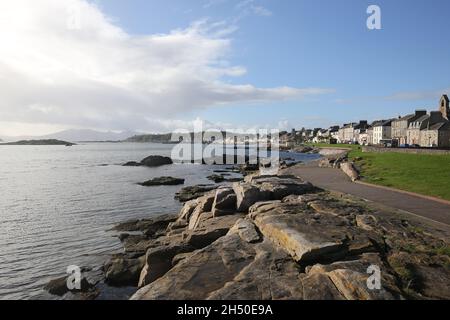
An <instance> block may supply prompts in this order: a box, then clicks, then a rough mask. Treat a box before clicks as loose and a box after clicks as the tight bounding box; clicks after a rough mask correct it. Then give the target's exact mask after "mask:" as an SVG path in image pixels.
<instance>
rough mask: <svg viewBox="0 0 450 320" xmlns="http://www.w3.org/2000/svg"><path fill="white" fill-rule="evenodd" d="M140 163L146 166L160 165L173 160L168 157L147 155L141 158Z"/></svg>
mask: <svg viewBox="0 0 450 320" xmlns="http://www.w3.org/2000/svg"><path fill="white" fill-rule="evenodd" d="M141 164H142V165H143V166H146V167H160V166H165V165H169V164H173V161H172V159H171V158H169V157H163V156H149V157H147V158H145V159H143V160H141Z"/></svg>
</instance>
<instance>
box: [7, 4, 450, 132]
mask: <svg viewBox="0 0 450 320" xmlns="http://www.w3.org/2000/svg"><path fill="white" fill-rule="evenodd" d="M369 5H378V6H379V8H380V10H381V30H369V29H368V28H367V24H366V21H367V19H368V17H369V14H368V13H367V8H368V6H369ZM448 12H450V2H449V1H448V0H433V1H426V0H396V1H391V0H371V1H365V0H342V1H335V0H189V1H187V0H166V1H157V0H128V1H123V0H90V1H88V0H38V1H36V0H14V1H12V0H2V1H0V40H1V41H0V137H1V136H18V135H40V134H48V133H52V132H56V131H59V130H64V129H79V128H86V129H96V130H101V131H107V130H113V131H123V130H135V131H141V132H169V131H171V130H175V129H188V130H189V129H190V126H191V125H192V123H193V121H194V120H196V119H201V120H203V121H205V126H207V127H211V128H225V129H235V128H236V129H237V128H245V129H247V128H254V127H264V128H279V129H287V130H290V129H291V128H301V127H328V126H331V125H335V124H336V125H339V124H340V125H342V124H343V123H348V122H351V121H358V120H369V121H372V120H376V119H386V118H392V117H397V116H399V115H404V114H409V113H412V112H413V111H414V110H415V109H428V110H434V109H437V108H438V101H439V98H440V95H442V94H444V93H447V94H450V78H449V74H450V72H449V71H450V59H449V57H450V41H448V39H449V31H450V30H449V29H450V24H449V21H450V17H449V14H448Z"/></svg>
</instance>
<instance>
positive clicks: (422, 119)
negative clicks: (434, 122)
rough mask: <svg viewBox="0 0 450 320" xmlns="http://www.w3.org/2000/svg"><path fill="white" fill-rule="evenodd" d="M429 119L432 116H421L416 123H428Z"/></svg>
mask: <svg viewBox="0 0 450 320" xmlns="http://www.w3.org/2000/svg"><path fill="white" fill-rule="evenodd" d="M428 119H430V115H429V114H426V115H424V116H421V117H419V118H417V119H416V120H415V121H414V122H424V121H426V120H428Z"/></svg>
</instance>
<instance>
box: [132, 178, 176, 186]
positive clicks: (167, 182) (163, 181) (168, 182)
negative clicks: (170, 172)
mask: <svg viewBox="0 0 450 320" xmlns="http://www.w3.org/2000/svg"><path fill="white" fill-rule="evenodd" d="M184 181H185V180H184V179H180V178H173V177H160V178H154V179H151V180H148V181H146V182H142V183H139V185H141V186H143V187H154V186H178V185H181V184H184Z"/></svg>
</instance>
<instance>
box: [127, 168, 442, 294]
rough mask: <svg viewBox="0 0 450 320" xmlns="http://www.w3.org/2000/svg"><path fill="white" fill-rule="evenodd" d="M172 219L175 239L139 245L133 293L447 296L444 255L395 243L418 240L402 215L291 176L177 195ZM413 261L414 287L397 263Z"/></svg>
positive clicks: (249, 180)
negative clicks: (142, 256)
mask: <svg viewBox="0 0 450 320" xmlns="http://www.w3.org/2000/svg"><path fill="white" fill-rule="evenodd" d="M237 212H240V213H237ZM224 213H225V214H224ZM180 222H184V224H183V223H182V224H181V226H180V227H179V229H174V228H173V227H174V226H173V225H171V226H169V228H168V232H174V230H178V231H177V232H178V234H179V235H180V238H178V240H177V241H180V242H178V244H176V243H174V242H171V244H170V245H168V246H166V247H161V248H158V249H156V253H155V249H151V250H149V251H148V252H147V257H148V259H147V261H146V267H144V270H143V273H142V274H141V280H142V281H141V283H140V285H141V289H140V290H139V291H138V292H137V293H136V294H135V295H134V296H133V297H132V299H152V300H153V299H176V300H185V299H188V300H190V299H250V300H255V299H256V300H260V299H263V300H269V299H304V300H322V299H325V300H328V299H334V300H392V299H403V298H410V297H412V296H413V297H414V298H418V297H433V298H445V297H446V290H445V289H444V286H445V285H448V284H449V283H450V280H449V279H448V275H449V272H448V271H444V270H445V265H446V262H445V261H448V259H447V258H448V256H447V258H445V255H439V258H437V256H434V258H433V259H431V258H428V259H426V260H425V259H424V258H423V257H422V256H421V255H412V254H407V253H404V251H403V250H404V249H401V248H400V247H399V244H401V243H403V242H405V241H406V242H409V243H411V242H412V243H415V241H416V240H412V239H415V238H414V237H412V236H411V237H408V238H407V239H408V240H406V239H405V234H404V230H402V228H405V225H406V224H404V223H403V224H402V223H394V222H391V221H389V222H386V221H384V220H383V219H381V218H379V217H375V216H374V215H373V213H372V212H370V211H369V210H368V209H367V208H365V207H363V206H360V205H358V204H357V203H352V202H348V201H344V200H341V199H337V198H334V197H333V196H331V195H330V194H328V193H326V192H323V191H322V192H321V191H318V190H316V189H314V187H313V186H311V185H310V184H309V183H307V182H304V181H302V180H300V179H298V178H295V177H292V176H265V177H264V176H263V177H260V176H251V175H249V176H247V177H246V180H245V182H242V183H236V184H234V185H233V188H229V187H221V188H218V189H216V190H215V191H210V192H209V193H207V194H205V195H203V196H202V197H200V198H198V199H196V200H192V201H189V202H187V203H186V204H185V206H184V207H183V209H182V210H181V212H180V215H179V218H178V220H177V222H175V224H177V223H180ZM395 230H396V231H395ZM387 235H388V236H387ZM390 237H392V238H394V239H395V240H394V239H388V238H390ZM415 237H418V236H417V235H415ZM400 239H402V240H401V241H400ZM387 240H388V241H387ZM417 241H424V240H423V239H421V240H417ZM430 241H431V239H427V242H428V243H432V242H430ZM435 241H437V240H435ZM394 243H395V244H394ZM405 246H406V245H405ZM155 255H156V256H157V257H164V258H163V259H162V258H154V257H155ZM150 257H151V258H152V259H150ZM421 257H422V258H421ZM421 259H422V260H421ZM425 261H426V262H425ZM412 264H413V265H414V268H413V270H414V272H415V273H417V274H420V275H421V278H420V279H421V280H420V281H422V280H423V279H426V280H427V281H425V282H426V284H425V283H421V282H419V280H417V281H418V282H417V284H416V287H417V290H419V289H420V292H419V291H417V292H415V293H414V294H411V292H410V291H411V290H410V283H411V279H410V278H411V274H412V273H413V272H412V271H404V270H409V269H407V268H411V265H412ZM161 265H163V266H162V267H161ZM431 265H432V267H431ZM407 266H408V267H407ZM427 268H433V272H432V270H431V269H427ZM149 270H154V273H151V272H150V273H149ZM377 270H378V271H380V274H379V275H380V279H379V281H378V282H377V281H375V282H373V281H374V280H373V279H372V278H371V275H373V274H374V273H373V272H376V271H377ZM401 272H403V273H404V275H402V274H401ZM426 272H430V274H432V275H430V274H428V275H425V274H426ZM149 274H150V276H149ZM402 277H405V280H403V279H402ZM406 279H408V281H409V282H407V280H406ZM435 281H439V282H440V283H439V284H437V285H432V283H434V282H435ZM408 283H409V284H408ZM377 285H380V286H379V287H378V286H377ZM447 291H448V290H447Z"/></svg>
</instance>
